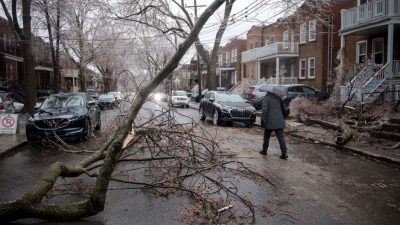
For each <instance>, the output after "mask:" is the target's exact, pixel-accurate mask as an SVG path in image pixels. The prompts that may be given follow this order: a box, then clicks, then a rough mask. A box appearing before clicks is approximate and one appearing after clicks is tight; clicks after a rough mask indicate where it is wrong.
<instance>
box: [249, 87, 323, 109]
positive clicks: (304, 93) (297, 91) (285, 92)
mask: <svg viewBox="0 0 400 225" xmlns="http://www.w3.org/2000/svg"><path fill="white" fill-rule="evenodd" d="M268 85H271V86H274V87H275V88H277V89H278V90H279V92H280V93H281V98H282V100H283V102H284V103H285V104H286V105H289V103H290V102H291V101H292V100H293V99H295V98H296V97H298V96H301V97H306V98H312V99H317V100H326V99H328V98H329V94H328V93H326V92H323V91H320V90H318V89H315V88H312V87H309V86H306V85H304V84H285V85H273V84H263V85H258V86H250V87H249V88H248V89H247V90H246V91H245V99H246V100H247V102H248V103H250V104H252V105H253V106H254V107H255V108H256V109H261V107H262V102H263V100H264V97H265V94H266V91H265V89H266V86H268Z"/></svg>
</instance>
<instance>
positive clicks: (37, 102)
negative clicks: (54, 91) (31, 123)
mask: <svg viewBox="0 0 400 225" xmlns="http://www.w3.org/2000/svg"><path fill="white" fill-rule="evenodd" d="M48 97H49V96H43V97H39V98H38V99H37V101H36V105H35V110H38V109H39V108H40V106H42V104H43V102H44V101H45V100H46V99H47V98H48Z"/></svg>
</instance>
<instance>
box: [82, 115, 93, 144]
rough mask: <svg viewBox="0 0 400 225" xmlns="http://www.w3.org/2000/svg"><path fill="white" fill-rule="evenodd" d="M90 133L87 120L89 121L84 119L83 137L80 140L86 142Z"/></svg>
mask: <svg viewBox="0 0 400 225" xmlns="http://www.w3.org/2000/svg"><path fill="white" fill-rule="evenodd" d="M90 131H91V124H90V120H89V119H86V123H85V130H84V132H83V135H82V139H83V140H84V141H86V140H88V139H89V136H90Z"/></svg>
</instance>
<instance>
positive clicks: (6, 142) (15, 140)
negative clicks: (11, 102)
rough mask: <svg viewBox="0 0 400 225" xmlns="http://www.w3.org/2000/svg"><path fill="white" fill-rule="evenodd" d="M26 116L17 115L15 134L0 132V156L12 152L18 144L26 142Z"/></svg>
mask: <svg viewBox="0 0 400 225" xmlns="http://www.w3.org/2000/svg"><path fill="white" fill-rule="evenodd" d="M25 123H26V116H24V115H19V116H18V128H17V133H16V134H0V143H1V144H0V158H3V157H4V156H6V155H8V154H10V153H12V151H13V150H14V149H16V148H18V147H19V146H22V145H24V144H26V143H27V140H26V135H25Z"/></svg>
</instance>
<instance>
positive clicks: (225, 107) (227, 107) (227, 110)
mask: <svg viewBox="0 0 400 225" xmlns="http://www.w3.org/2000/svg"><path fill="white" fill-rule="evenodd" d="M231 109H232V107H230V106H223V107H222V109H221V110H222V112H225V113H227V112H229V110H231Z"/></svg>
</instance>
